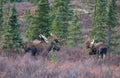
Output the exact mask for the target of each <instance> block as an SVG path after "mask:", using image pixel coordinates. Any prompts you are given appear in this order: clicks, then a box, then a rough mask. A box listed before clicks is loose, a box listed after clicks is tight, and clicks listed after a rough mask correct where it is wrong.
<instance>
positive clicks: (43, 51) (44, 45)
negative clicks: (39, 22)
mask: <svg viewBox="0 0 120 78" xmlns="http://www.w3.org/2000/svg"><path fill="white" fill-rule="evenodd" d="M39 37H40V39H35V40H33V41H32V42H26V43H25V45H24V50H25V52H29V51H30V52H31V54H32V55H33V56H35V55H37V54H40V55H42V56H47V55H48V53H49V52H50V51H51V50H53V51H59V50H60V47H58V44H57V43H56V42H54V41H51V42H50V41H48V40H47V38H46V37H45V36H43V35H42V34H40V35H39Z"/></svg>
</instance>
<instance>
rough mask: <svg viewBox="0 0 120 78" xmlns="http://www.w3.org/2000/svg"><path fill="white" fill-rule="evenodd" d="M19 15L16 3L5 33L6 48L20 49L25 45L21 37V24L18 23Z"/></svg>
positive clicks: (4, 46)
mask: <svg viewBox="0 0 120 78" xmlns="http://www.w3.org/2000/svg"><path fill="white" fill-rule="evenodd" d="M17 17H18V15H17V11H16V8H15V4H14V5H13V7H12V8H11V14H10V17H9V19H8V22H7V26H6V29H5V33H4V41H3V45H2V46H3V49H5V50H6V49H7V50H12V51H18V50H19V49H20V48H21V47H22V45H23V41H22V39H21V37H20V32H19V27H20V25H19V24H18V21H17Z"/></svg>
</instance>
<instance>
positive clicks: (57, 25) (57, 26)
mask: <svg viewBox="0 0 120 78" xmlns="http://www.w3.org/2000/svg"><path fill="white" fill-rule="evenodd" d="M59 13H60V12H59V9H58V10H57V12H56V17H55V18H54V20H53V23H52V28H51V32H52V33H54V34H56V35H57V36H58V37H59V38H60V34H61V31H60V26H61V18H60V16H59V15H60V14H59Z"/></svg>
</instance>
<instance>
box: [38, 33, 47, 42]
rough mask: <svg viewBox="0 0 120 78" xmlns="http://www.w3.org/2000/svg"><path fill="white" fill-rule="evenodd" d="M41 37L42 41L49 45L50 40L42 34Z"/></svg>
mask: <svg viewBox="0 0 120 78" xmlns="http://www.w3.org/2000/svg"><path fill="white" fill-rule="evenodd" d="M39 37H40V38H42V39H44V41H45V42H46V43H48V39H47V38H46V37H45V36H44V35H42V34H40V35H39Z"/></svg>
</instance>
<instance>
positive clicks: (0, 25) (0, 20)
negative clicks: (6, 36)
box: [0, 0, 3, 38]
mask: <svg viewBox="0 0 120 78" xmlns="http://www.w3.org/2000/svg"><path fill="white" fill-rule="evenodd" d="M2 8H3V0H0V38H1V36H2V33H3V9H2Z"/></svg>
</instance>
